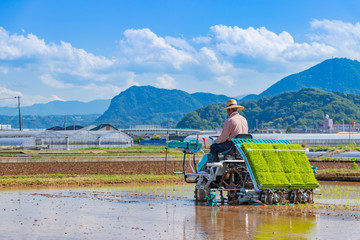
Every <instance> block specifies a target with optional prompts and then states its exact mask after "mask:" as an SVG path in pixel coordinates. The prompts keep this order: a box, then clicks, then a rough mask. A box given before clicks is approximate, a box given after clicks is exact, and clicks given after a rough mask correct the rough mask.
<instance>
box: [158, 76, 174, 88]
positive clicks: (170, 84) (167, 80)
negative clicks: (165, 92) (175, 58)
mask: <svg viewBox="0 0 360 240" xmlns="http://www.w3.org/2000/svg"><path fill="white" fill-rule="evenodd" d="M176 85H177V82H176V81H175V79H174V78H173V77H171V76H169V75H168V74H163V75H162V76H159V77H157V78H156V86H157V87H159V88H167V89H173V88H175V87H176Z"/></svg>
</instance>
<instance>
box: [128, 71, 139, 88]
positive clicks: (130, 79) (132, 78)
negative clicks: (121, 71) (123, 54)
mask: <svg viewBox="0 0 360 240" xmlns="http://www.w3.org/2000/svg"><path fill="white" fill-rule="evenodd" d="M135 78H136V74H135V73H134V72H129V73H128V79H127V82H126V83H127V87H131V86H140V84H139V83H138V82H136V81H135Z"/></svg>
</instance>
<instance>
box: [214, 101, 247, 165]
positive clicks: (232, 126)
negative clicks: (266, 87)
mask: <svg viewBox="0 0 360 240" xmlns="http://www.w3.org/2000/svg"><path fill="white" fill-rule="evenodd" d="M243 109H244V107H243V106H239V105H237V102H236V100H235V99H230V100H228V101H227V103H226V107H225V108H224V110H226V112H227V114H228V116H229V117H228V118H227V119H226V121H225V123H224V127H223V130H222V133H221V135H220V136H219V137H218V138H217V139H216V140H215V143H213V144H212V145H211V147H210V153H211V159H212V161H213V162H218V161H219V156H218V153H221V152H224V151H226V150H229V149H230V148H231V147H232V146H233V142H231V139H232V138H235V137H236V136H237V135H238V134H247V133H248V123H247V121H246V118H244V117H243V116H241V115H240V114H239V112H238V110H243Z"/></svg>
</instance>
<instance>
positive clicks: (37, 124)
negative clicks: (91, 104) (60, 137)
mask: <svg viewBox="0 0 360 240" xmlns="http://www.w3.org/2000/svg"><path fill="white" fill-rule="evenodd" d="M99 116H100V114H87V115H66V116H65V115H47V116H38V115H22V126H23V128H24V129H26V128H29V129H47V128H51V127H55V126H60V127H64V125H66V126H67V127H69V126H70V127H69V128H70V129H72V128H73V126H74V125H75V127H76V125H80V126H83V127H85V126H88V125H90V124H92V123H93V122H94V121H95V120H96V119H97V118H98V117H99ZM0 124H1V125H6V124H10V125H11V128H12V129H19V116H18V115H14V116H6V115H0ZM0 130H1V129H0Z"/></svg>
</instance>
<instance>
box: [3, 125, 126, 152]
mask: <svg viewBox="0 0 360 240" xmlns="http://www.w3.org/2000/svg"><path fill="white" fill-rule="evenodd" d="M131 144H132V138H131V137H129V135H127V134H125V133H123V132H120V131H104V130H101V131H88V130H75V131H54V130H44V131H2V132H0V147H2V148H4V147H21V148H49V149H54V150H73V149H79V148H89V147H110V148H112V147H129V146H131Z"/></svg>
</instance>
